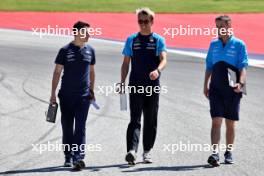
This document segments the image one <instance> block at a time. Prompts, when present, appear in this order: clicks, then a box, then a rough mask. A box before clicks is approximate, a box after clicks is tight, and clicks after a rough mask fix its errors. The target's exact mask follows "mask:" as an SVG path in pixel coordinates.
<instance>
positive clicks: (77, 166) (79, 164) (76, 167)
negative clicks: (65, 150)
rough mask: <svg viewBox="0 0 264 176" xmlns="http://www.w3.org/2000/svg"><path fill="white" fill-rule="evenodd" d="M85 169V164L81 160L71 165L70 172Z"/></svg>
mask: <svg viewBox="0 0 264 176" xmlns="http://www.w3.org/2000/svg"><path fill="white" fill-rule="evenodd" d="M84 168H85V162H84V161H83V160H78V161H76V162H75V163H74V164H73V168H72V170H74V171H81V170H82V169H84Z"/></svg>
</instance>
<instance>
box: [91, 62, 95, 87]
mask: <svg viewBox="0 0 264 176" xmlns="http://www.w3.org/2000/svg"><path fill="white" fill-rule="evenodd" d="M90 80H91V82H90V88H91V89H92V90H94V83H95V71H94V65H90Z"/></svg>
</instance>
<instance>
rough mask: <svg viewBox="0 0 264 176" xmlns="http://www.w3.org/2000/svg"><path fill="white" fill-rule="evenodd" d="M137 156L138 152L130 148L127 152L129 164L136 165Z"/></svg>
mask: <svg viewBox="0 0 264 176" xmlns="http://www.w3.org/2000/svg"><path fill="white" fill-rule="evenodd" d="M136 158H137V154H136V152H135V150H130V151H129V152H128V153H127V154H126V158H125V159H126V161H127V162H128V164H129V165H135V164H136V163H135V161H136Z"/></svg>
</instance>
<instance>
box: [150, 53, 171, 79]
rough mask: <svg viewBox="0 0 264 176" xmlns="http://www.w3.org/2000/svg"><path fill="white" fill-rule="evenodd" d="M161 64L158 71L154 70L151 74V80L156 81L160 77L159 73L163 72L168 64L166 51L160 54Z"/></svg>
mask: <svg viewBox="0 0 264 176" xmlns="http://www.w3.org/2000/svg"><path fill="white" fill-rule="evenodd" d="M159 58H160V63H159V66H158V68H157V69H155V70H153V71H152V72H150V74H149V77H150V79H151V80H156V79H158V77H159V72H160V71H162V70H163V69H164V68H165V67H166V64H167V52H166V51H162V52H161V53H160V56H159Z"/></svg>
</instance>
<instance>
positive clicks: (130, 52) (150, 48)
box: [121, 8, 167, 165]
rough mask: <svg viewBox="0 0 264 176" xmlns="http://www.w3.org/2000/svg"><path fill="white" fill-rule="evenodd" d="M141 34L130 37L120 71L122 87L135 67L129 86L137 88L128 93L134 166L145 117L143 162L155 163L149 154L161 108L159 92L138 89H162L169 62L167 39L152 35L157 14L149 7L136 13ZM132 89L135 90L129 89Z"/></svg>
mask: <svg viewBox="0 0 264 176" xmlns="http://www.w3.org/2000/svg"><path fill="white" fill-rule="evenodd" d="M137 18H138V24H139V28H140V31H139V32H138V33H135V34H133V35H131V36H130V37H128V39H127V41H126V43H125V47H124V49H123V55H124V60H123V64H122V68H121V85H125V80H126V77H127V74H128V71H129V65H130V62H131V65H132V68H131V72H130V78H129V86H130V87H135V89H134V90H136V91H134V92H129V98H130V123H129V125H128V128H127V155H126V157H125V159H126V161H127V162H128V164H133V165H134V164H135V160H136V154H137V150H138V143H139V139H140V130H141V115H142V112H143V115H144V127H143V149H144V151H143V162H144V163H152V159H151V156H150V151H151V149H152V148H153V146H154V142H155V139H156V133H157V117H158V108H159V92H158V93H157V92H152V94H151V95H150V96H149V95H147V94H146V92H144V93H139V92H137V89H138V87H140V86H143V87H145V88H146V87H149V86H150V87H151V88H152V90H154V88H155V87H156V88H157V87H158V88H159V87H160V82H159V78H160V74H161V71H162V70H163V69H164V67H165V65H166V63H167V59H166V45H165V41H164V39H163V38H162V37H161V36H160V35H158V34H156V33H153V32H152V25H153V22H154V12H152V11H151V10H150V9H149V8H142V9H139V10H137ZM130 90H132V89H130Z"/></svg>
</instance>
